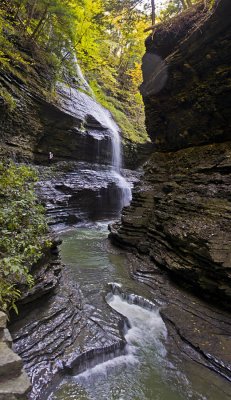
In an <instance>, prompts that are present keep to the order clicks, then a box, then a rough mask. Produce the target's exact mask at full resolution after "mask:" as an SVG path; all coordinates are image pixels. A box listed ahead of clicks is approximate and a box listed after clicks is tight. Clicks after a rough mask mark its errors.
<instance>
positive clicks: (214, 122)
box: [110, 0, 231, 309]
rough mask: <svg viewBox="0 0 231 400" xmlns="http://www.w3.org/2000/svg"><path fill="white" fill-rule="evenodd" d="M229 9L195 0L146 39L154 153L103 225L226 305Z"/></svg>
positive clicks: (230, 260) (230, 257)
mask: <svg viewBox="0 0 231 400" xmlns="http://www.w3.org/2000/svg"><path fill="white" fill-rule="evenodd" d="M230 12H231V9H230V3H229V1H228V0H218V1H217V2H216V6H215V7H214V8H213V9H209V10H207V9H204V7H203V6H202V4H199V5H196V6H195V7H194V8H192V10H189V11H187V13H185V14H184V13H182V14H181V15H180V16H178V17H176V18H175V19H173V20H171V22H169V23H166V24H163V25H160V26H157V27H156V31H155V35H154V36H155V40H152V37H151V36H150V37H149V38H148V39H147V41H146V50H147V52H146V55H145V57H144V60H143V72H144V82H143V85H142V87H141V90H142V94H143V98H144V103H145V113H146V125H147V129H148V133H149V135H150V137H151V139H152V141H153V143H154V146H155V152H154V153H153V154H152V156H151V157H150V159H149V161H148V162H147V163H146V165H145V167H144V169H145V173H144V176H143V177H142V178H141V183H140V184H139V185H138V186H136V187H135V189H134V190H133V200H132V202H131V205H130V207H128V208H126V209H124V211H123V213H122V217H121V222H120V224H119V225H117V226H114V227H113V228H112V229H111V233H110V237H111V239H112V240H113V241H114V242H115V243H117V244H119V245H121V246H125V247H127V248H132V249H134V250H137V251H138V252H140V253H142V254H145V255H147V256H149V257H150V259H151V260H152V261H153V265H154V268H155V267H156V266H158V267H160V268H161V269H162V270H165V271H168V272H169V273H170V274H171V276H173V278H174V279H175V280H177V281H180V282H181V283H182V284H184V285H185V286H186V287H188V288H190V287H191V288H194V290H195V291H196V292H197V293H198V294H200V295H201V296H203V297H205V298H207V299H209V301H211V302H215V303H217V304H219V305H221V306H223V307H226V308H228V309H230V299H231V297H230V296H231V274H230V267H231V224H230V214H231V197H230V184H231V180H230V172H231V142H230V126H231V119H230V112H229V108H230V107H229V105H230V100H231V97H230V93H231V91H230V86H229V83H228V80H227V77H228V76H230V73H231V69H230V60H231V58H230V54H231V51H230V50H231V49H230V43H231V42H230V40H229V41H227V39H228V38H229V37H230V35H231V31H230V17H231V15H230ZM208 54H210V55H211V57H212V59H213V61H212V62H211V58H210V57H206V55H208ZM164 74H166V80H165V82H163V80H162V83H163V86H162V87H161V88H159V86H158V85H159V83H160V81H161V77H162V78H163V75H164ZM158 88H159V89H158ZM157 89H158V90H157Z"/></svg>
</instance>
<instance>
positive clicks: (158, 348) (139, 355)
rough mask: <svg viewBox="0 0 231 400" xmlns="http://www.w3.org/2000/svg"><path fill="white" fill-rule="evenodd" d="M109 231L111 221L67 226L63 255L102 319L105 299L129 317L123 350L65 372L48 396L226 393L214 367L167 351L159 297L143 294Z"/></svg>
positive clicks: (158, 398)
mask: <svg viewBox="0 0 231 400" xmlns="http://www.w3.org/2000/svg"><path fill="white" fill-rule="evenodd" d="M107 234H108V232H107V222H101V223H95V224H86V225H85V226H79V227H77V228H75V229H70V230H68V231H65V232H63V233H62V234H61V237H62V240H63V243H62V246H61V256H62V261H63V262H64V263H65V264H66V265H68V266H69V268H70V269H71V274H72V279H73V280H76V281H77V282H78V284H79V286H80V289H81V291H82V293H83V298H84V301H85V302H86V303H87V304H89V305H90V306H91V307H95V310H96V312H97V313H98V314H99V315H100V318H101V321H102V320H103V313H104V308H105V304H106V302H107V303H108V305H109V306H110V307H112V308H113V309H114V310H116V311H117V312H119V313H120V314H122V315H123V316H125V317H126V318H127V320H126V321H127V322H126V324H125V328H124V335H125V338H126V342H127V345H126V348H125V352H124V353H123V354H121V355H117V357H113V358H112V356H111V357H109V359H107V358H105V362H102V361H99V364H97V359H96V362H95V364H96V365H95V366H94V365H93V366H92V367H89V368H87V369H86V370H84V371H83V372H81V373H80V374H78V375H76V376H67V377H65V378H64V379H63V381H62V382H61V384H59V386H58V387H57V388H56V389H55V390H54V391H53V392H52V393H51V394H50V396H49V400H69V399H70V400H71V399H73V400H101V399H107V400H181V399H184V400H187V399H194V400H220V399H228V397H226V395H225V393H223V391H222V387H219V385H222V383H221V382H220V381H219V385H218V386H217V384H216V377H215V380H214V382H213V385H212V384H211V375H210V376H209V374H211V373H210V372H207V371H206V370H204V371H203V373H204V375H203V377H202V376H201V372H200V370H198V371H197V367H196V365H195V366H194V367H193V368H190V369H189V370H188V371H186V370H185V371H184V370H182V363H181V360H178V361H177V360H176V359H174V360H173V359H172V358H171V356H170V355H169V354H168V333H167V329H166V326H165V323H164V322H163V320H162V318H161V316H160V314H159V306H160V305H159V306H158V301H157V303H156V304H153V303H151V302H150V300H145V299H148V292H147V289H146V288H145V287H142V285H140V284H139V283H138V282H136V281H133V280H131V278H130V277H129V274H128V268H127V259H126V256H125V255H124V253H122V252H120V251H118V250H115V251H113V249H111V248H110V249H108V248H107V239H106V238H107ZM113 288H114V289H113ZM123 291H124V293H130V294H129V295H123ZM132 293H133V294H132ZM142 299H144V300H142ZM185 367H186V366H185ZM207 375H208V376H207ZM219 379H220V378H219ZM219 379H218V380H219Z"/></svg>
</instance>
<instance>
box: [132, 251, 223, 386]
mask: <svg viewBox="0 0 231 400" xmlns="http://www.w3.org/2000/svg"><path fill="white" fill-rule="evenodd" d="M128 259H129V262H128V265H129V266H130V271H131V274H132V276H133V278H134V279H136V280H138V281H139V282H140V283H142V285H143V286H144V287H146V288H147V291H148V295H147V297H148V298H149V299H150V300H151V301H152V302H154V303H155V304H158V305H159V306H160V313H161V316H162V318H163V319H164V321H165V323H166V325H167V327H168V345H167V346H168V351H169V355H170V354H172V355H173V356H174V355H177V354H178V355H179V357H180V358H181V359H182V358H183V359H185V361H186V362H187V363H188V362H190V363H191V362H192V363H196V365H197V366H198V364H200V365H201V366H203V367H205V368H206V369H210V370H212V371H214V372H216V373H218V374H219V375H221V376H222V377H224V378H226V379H227V380H228V381H231V363H230V356H229V355H230V340H229V337H230V335H231V328H230V327H231V318H230V313H228V312H226V311H224V310H223V311H222V310H221V309H219V308H217V307H216V306H211V304H209V303H208V302H205V301H203V300H201V299H200V298H198V297H197V296H195V295H194V294H193V293H192V292H190V291H188V290H187V291H186V290H184V289H182V287H180V285H179V282H176V283H174V282H172V281H171V280H170V279H169V276H168V274H166V273H164V272H161V270H160V269H159V268H158V267H155V269H154V268H153V264H152V262H151V261H150V259H149V257H144V256H139V257H137V256H136V255H135V254H131V253H130V255H128ZM155 271H156V272H157V273H155ZM184 366H185V367H186V365H184ZM193 368H196V367H193ZM201 373H202V374H203V369H202V372H201ZM211 379H216V377H215V376H214V378H212V377H211ZM225 386H226V389H227V388H229V386H227V385H226V384H225V382H224V387H225Z"/></svg>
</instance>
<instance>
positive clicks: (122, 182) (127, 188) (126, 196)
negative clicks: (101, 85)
mask: <svg viewBox="0 0 231 400" xmlns="http://www.w3.org/2000/svg"><path fill="white" fill-rule="evenodd" d="M102 112H103V119H104V121H105V126H106V127H107V128H108V129H109V131H110V133H111V154H112V157H111V172H112V174H113V176H114V178H115V181H116V184H117V186H118V187H119V189H120V196H119V202H120V208H121V209H122V208H123V207H124V206H128V205H129V204H130V201H131V199H132V191H131V185H130V184H129V183H128V182H127V180H126V179H125V178H124V177H123V176H122V175H121V168H122V155H121V138H120V133H119V128H118V126H117V124H116V123H115V122H114V120H113V119H112V116H111V114H110V113H109V111H108V110H106V109H105V110H104V109H102Z"/></svg>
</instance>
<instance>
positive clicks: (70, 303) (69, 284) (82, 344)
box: [11, 269, 125, 400]
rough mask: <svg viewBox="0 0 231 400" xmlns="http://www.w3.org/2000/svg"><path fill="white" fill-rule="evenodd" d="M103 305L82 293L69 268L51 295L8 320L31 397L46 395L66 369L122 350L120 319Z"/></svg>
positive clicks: (78, 368)
mask: <svg viewBox="0 0 231 400" xmlns="http://www.w3.org/2000/svg"><path fill="white" fill-rule="evenodd" d="M103 304H104V308H105V310H104V319H103V320H102V316H101V313H100V310H99V309H98V308H97V307H95V306H94V305H92V304H89V303H88V302H87V301H86V299H84V298H83V295H82V293H81V290H80V289H79V287H78V284H77V283H75V282H74V281H73V279H72V277H71V276H70V272H69V271H68V270H67V269H64V270H63V273H62V278H61V281H60V285H59V286H58V288H57V289H56V291H55V293H53V296H49V297H46V298H45V297H44V298H43V299H40V300H39V301H36V302H35V303H33V304H32V303H29V304H27V305H24V307H23V310H24V312H23V315H21V316H20V318H16V319H15V321H14V322H13V323H12V324H11V332H12V335H13V339H14V348H15V350H16V351H17V352H18V354H19V355H20V356H21V357H22V359H23V362H24V366H25V369H26V371H27V372H28V374H29V376H30V378H31V380H32V381H33V388H32V391H31V394H30V397H29V398H30V399H31V400H32V399H33V400H36V399H40V398H42V397H43V396H48V394H49V392H50V390H51V389H52V388H54V386H55V385H56V384H58V383H60V381H61V380H62V377H63V376H64V374H72V373H77V372H80V371H82V370H84V369H86V368H87V367H89V366H93V365H95V364H96V363H97V362H99V361H100V360H103V359H104V360H105V359H106V357H107V355H108V357H109V358H110V357H112V356H114V355H115V354H116V352H118V354H122V353H123V348H124V346H125V341H124V339H123V336H122V331H121V329H120V328H119V327H118V326H120V318H119V316H118V315H117V314H115V313H114V312H113V311H112V310H110V308H109V307H108V306H107V305H106V303H105V302H103Z"/></svg>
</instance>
